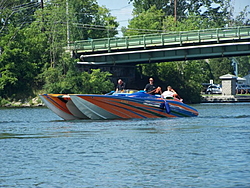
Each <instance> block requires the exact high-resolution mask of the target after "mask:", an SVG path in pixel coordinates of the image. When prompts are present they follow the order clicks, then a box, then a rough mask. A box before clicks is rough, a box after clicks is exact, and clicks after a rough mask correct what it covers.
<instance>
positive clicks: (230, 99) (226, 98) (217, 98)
mask: <svg viewBox="0 0 250 188" xmlns="http://www.w3.org/2000/svg"><path fill="white" fill-rule="evenodd" d="M235 102H250V95H247V96H243V95H209V96H206V95H202V96H201V102H200V103H235ZM5 107H6V108H25V107H46V105H45V104H44V103H43V102H42V101H41V100H40V99H39V98H38V97H35V98H33V99H32V100H31V101H30V102H24V103H23V102H21V101H18V102H8V103H7V104H4V105H0V108H5Z"/></svg>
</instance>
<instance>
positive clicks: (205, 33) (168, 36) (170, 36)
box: [73, 26, 250, 52]
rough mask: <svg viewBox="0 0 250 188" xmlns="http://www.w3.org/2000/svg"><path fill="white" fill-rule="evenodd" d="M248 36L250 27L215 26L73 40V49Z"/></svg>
mask: <svg viewBox="0 0 250 188" xmlns="http://www.w3.org/2000/svg"><path fill="white" fill-rule="evenodd" d="M244 38H250V27H249V26H246V27H245V26H239V27H232V28H216V29H204V30H193V31H180V32H170V33H157V34H148V35H137V36H126V37H119V38H118V37H113V38H101V39H90V40H82V41H75V42H74V47H73V49H74V50H76V51H83V52H95V51H108V52H111V51H112V50H119V49H130V48H144V49H146V48H147V47H153V46H167V45H179V46H182V45H183V44H187V43H201V42H217V43H220V42H221V41H223V40H238V39H244Z"/></svg>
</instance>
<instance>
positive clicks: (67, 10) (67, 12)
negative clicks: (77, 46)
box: [66, 0, 69, 49]
mask: <svg viewBox="0 0 250 188" xmlns="http://www.w3.org/2000/svg"><path fill="white" fill-rule="evenodd" d="M66 16H67V47H68V49H69V3H68V0H66Z"/></svg>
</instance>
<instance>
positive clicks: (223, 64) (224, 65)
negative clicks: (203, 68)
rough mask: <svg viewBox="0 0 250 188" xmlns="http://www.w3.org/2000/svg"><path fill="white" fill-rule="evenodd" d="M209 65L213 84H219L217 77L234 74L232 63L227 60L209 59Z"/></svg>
mask: <svg viewBox="0 0 250 188" xmlns="http://www.w3.org/2000/svg"><path fill="white" fill-rule="evenodd" d="M209 65H210V67H211V70H212V74H213V80H214V82H215V83H220V79H219V77H220V76H222V75H225V74H234V71H233V67H232V61H231V59H229V58H215V59H210V60H209Z"/></svg>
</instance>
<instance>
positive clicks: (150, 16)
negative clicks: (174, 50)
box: [124, 6, 164, 35]
mask: <svg viewBox="0 0 250 188" xmlns="http://www.w3.org/2000/svg"><path fill="white" fill-rule="evenodd" d="M163 19H164V14H163V12H162V11H161V10H157V9H156V6H152V7H151V8H150V9H148V10H147V11H145V12H143V13H141V14H140V15H138V16H136V17H134V18H133V19H132V20H131V21H130V22H129V25H128V29H127V30H126V31H125V33H124V35H141V34H148V33H157V32H162V21H163ZM136 28H139V29H136Z"/></svg>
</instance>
